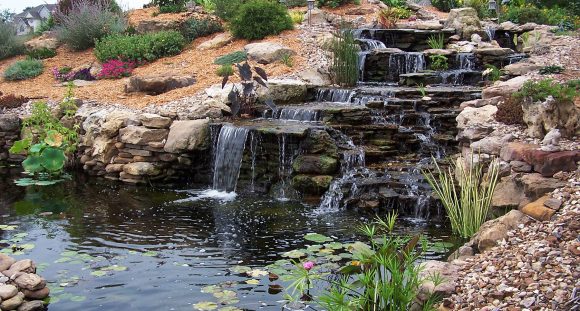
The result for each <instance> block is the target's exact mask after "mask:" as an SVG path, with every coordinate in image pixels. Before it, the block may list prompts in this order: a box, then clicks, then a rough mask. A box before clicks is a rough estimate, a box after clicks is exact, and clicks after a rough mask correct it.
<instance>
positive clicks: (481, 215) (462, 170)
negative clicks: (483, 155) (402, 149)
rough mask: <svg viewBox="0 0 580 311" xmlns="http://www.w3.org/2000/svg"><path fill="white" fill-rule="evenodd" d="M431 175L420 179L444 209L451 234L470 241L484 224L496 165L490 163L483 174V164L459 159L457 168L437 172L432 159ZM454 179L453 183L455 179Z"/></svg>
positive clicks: (495, 177)
mask: <svg viewBox="0 0 580 311" xmlns="http://www.w3.org/2000/svg"><path fill="white" fill-rule="evenodd" d="M433 162H434V165H435V171H432V170H430V169H427V170H425V171H423V175H424V176H425V178H426V179H427V182H429V184H430V185H431V187H432V188H433V190H434V191H435V194H436V195H437V197H439V199H440V200H441V202H442V203H443V206H444V207H445V211H446V212H447V217H449V220H450V221H451V228H452V230H453V232H454V233H455V234H457V235H459V236H461V237H463V238H470V237H472V236H473V235H474V234H475V233H477V231H478V230H479V227H481V225H482V224H483V223H484V222H485V220H486V218H487V213H488V211H489V207H490V206H491V199H492V197H493V193H494V191H495V186H496V184H497V180H498V176H499V165H498V164H497V163H496V161H492V162H491V163H490V164H489V166H488V168H487V171H484V167H483V163H482V162H481V161H475V160H474V156H473V154H472V156H471V160H470V161H469V160H467V161H466V160H464V159H463V158H460V159H459V160H458V163H457V164H453V163H452V164H449V167H448V168H447V169H446V170H445V169H441V167H440V166H439V164H438V163H437V161H436V159H435V158H433ZM456 176H457V179H456Z"/></svg>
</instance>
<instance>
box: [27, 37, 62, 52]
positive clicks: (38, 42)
mask: <svg viewBox="0 0 580 311" xmlns="http://www.w3.org/2000/svg"><path fill="white" fill-rule="evenodd" d="M24 46H25V47H26V49H28V50H38V49H50V50H56V48H57V47H58V39H57V38H55V37H54V36H49V35H42V36H40V37H36V38H33V39H30V40H28V41H26V42H25V43H24Z"/></svg>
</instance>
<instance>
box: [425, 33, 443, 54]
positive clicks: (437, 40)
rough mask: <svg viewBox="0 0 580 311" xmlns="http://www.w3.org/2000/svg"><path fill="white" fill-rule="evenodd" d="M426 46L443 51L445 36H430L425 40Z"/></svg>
mask: <svg viewBox="0 0 580 311" xmlns="http://www.w3.org/2000/svg"><path fill="white" fill-rule="evenodd" d="M427 44H428V45H429V48H431V49H437V50H440V49H444V48H445V36H444V35H443V34H442V33H440V34H439V35H431V36H429V38H428V39H427Z"/></svg>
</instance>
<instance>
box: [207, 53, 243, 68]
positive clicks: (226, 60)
mask: <svg viewBox="0 0 580 311" xmlns="http://www.w3.org/2000/svg"><path fill="white" fill-rule="evenodd" d="M246 59H248V54H247V53H246V52H245V51H236V52H233V53H230V54H226V55H224V56H220V57H218V58H216V59H215V60H214V64H216V65H232V64H237V63H241V62H243V61H245V60H246Z"/></svg>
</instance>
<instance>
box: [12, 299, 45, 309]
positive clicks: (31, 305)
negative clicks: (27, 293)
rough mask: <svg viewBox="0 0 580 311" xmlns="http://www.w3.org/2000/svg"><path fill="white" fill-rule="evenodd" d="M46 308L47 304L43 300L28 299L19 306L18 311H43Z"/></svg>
mask: <svg viewBox="0 0 580 311" xmlns="http://www.w3.org/2000/svg"><path fill="white" fill-rule="evenodd" d="M42 310H46V306H45V305H44V303H43V302H42V300H33V301H27V302H25V303H23V304H22V305H20V307H18V311H42Z"/></svg>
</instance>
